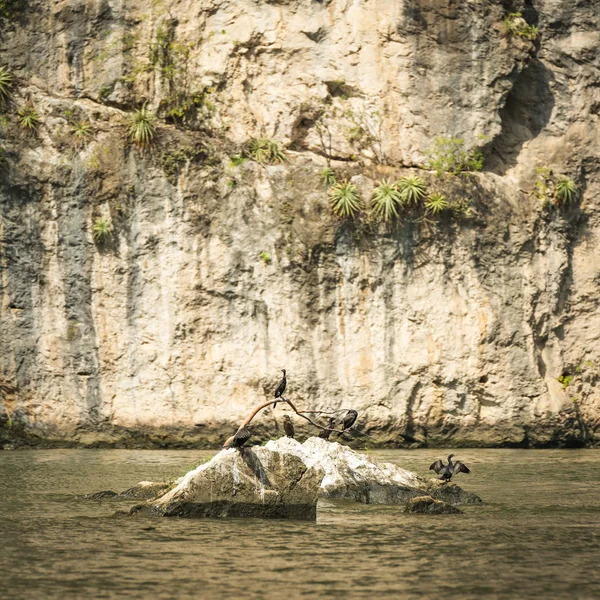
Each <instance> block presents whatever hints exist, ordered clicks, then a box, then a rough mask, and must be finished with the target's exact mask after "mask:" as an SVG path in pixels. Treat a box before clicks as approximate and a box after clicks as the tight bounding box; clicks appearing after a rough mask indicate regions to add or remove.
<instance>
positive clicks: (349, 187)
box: [329, 181, 363, 217]
mask: <svg viewBox="0 0 600 600" xmlns="http://www.w3.org/2000/svg"><path fill="white" fill-rule="evenodd" d="M329 200H330V202H331V208H332V209H333V212H334V213H335V214H336V215H337V216H338V217H353V216H355V215H356V214H357V213H358V211H359V210H360V209H361V208H362V205H363V203H362V200H361V198H360V196H359V194H358V189H357V187H356V185H354V184H353V183H352V182H350V181H340V182H338V183H336V184H335V185H333V186H332V187H331V188H330V189H329Z"/></svg>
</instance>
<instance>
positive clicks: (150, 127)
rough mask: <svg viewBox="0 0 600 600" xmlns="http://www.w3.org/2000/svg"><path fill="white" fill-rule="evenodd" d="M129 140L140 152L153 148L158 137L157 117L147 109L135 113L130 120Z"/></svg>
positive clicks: (143, 108)
mask: <svg viewBox="0 0 600 600" xmlns="http://www.w3.org/2000/svg"><path fill="white" fill-rule="evenodd" d="M128 137H129V140H130V141H131V142H132V143H133V144H135V145H136V146H137V147H138V148H139V149H140V150H145V149H146V148H149V147H150V146H152V144H153V143H154V141H155V137H156V117H155V116H154V115H153V114H152V113H151V112H150V111H149V110H148V109H147V108H146V105H145V104H144V105H143V106H142V108H140V109H138V110H136V111H134V113H133V114H132V115H131V117H130V118H129V129H128Z"/></svg>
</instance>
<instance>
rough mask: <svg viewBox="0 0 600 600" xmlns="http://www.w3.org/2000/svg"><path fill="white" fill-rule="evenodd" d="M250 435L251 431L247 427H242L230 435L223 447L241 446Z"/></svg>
mask: <svg viewBox="0 0 600 600" xmlns="http://www.w3.org/2000/svg"><path fill="white" fill-rule="evenodd" d="M251 437H252V432H251V431H250V430H249V429H248V428H247V427H242V428H241V429H240V430H239V431H237V432H236V434H235V435H232V436H231V437H230V438H229V439H227V440H226V441H225V443H224V444H223V448H238V449H241V448H242V446H243V445H244V444H245V443H246V442H247V441H248V440H249V439H250V438H251Z"/></svg>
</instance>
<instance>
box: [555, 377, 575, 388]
mask: <svg viewBox="0 0 600 600" xmlns="http://www.w3.org/2000/svg"><path fill="white" fill-rule="evenodd" d="M558 382H559V383H560V384H561V385H562V386H563V390H566V389H567V388H568V387H569V386H570V385H571V383H572V382H573V375H561V376H560V377H559V378H558Z"/></svg>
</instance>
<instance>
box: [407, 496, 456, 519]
mask: <svg viewBox="0 0 600 600" xmlns="http://www.w3.org/2000/svg"><path fill="white" fill-rule="evenodd" d="M405 510H406V512H408V513H421V514H427V515H454V514H462V511H461V510H459V509H458V508H456V507H455V506H452V505H451V504H447V503H446V502H442V501H441V500H435V499H434V498H432V497H431V496H417V497H416V498H412V499H411V500H409V501H408V502H407V503H406V509H405Z"/></svg>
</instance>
